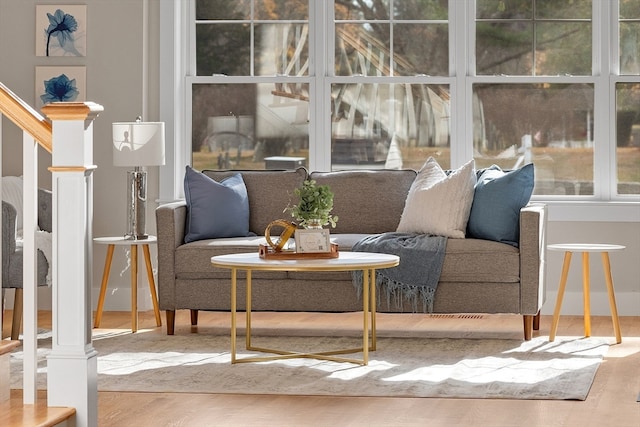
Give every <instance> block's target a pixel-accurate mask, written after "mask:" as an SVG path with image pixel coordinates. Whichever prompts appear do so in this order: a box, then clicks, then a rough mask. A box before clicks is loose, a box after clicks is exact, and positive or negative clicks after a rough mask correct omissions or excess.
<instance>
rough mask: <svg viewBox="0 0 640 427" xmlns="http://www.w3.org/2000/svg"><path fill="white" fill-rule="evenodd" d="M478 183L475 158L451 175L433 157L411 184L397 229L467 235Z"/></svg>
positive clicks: (443, 234) (402, 231)
mask: <svg viewBox="0 0 640 427" xmlns="http://www.w3.org/2000/svg"><path fill="white" fill-rule="evenodd" d="M475 184H476V174H475V170H474V162H473V160H470V161H469V162H467V163H466V164H464V165H463V166H462V167H460V169H457V170H455V171H453V172H451V173H450V174H449V175H447V174H446V173H445V172H444V171H443V170H442V168H441V167H440V165H439V164H438V162H437V161H436V160H435V159H434V158H432V157H429V159H427V161H426V163H425V164H424V165H423V166H422V168H421V169H420V171H419V172H418V176H416V179H415V181H413V184H411V188H410V189H409V194H408V195H407V200H406V202H405V205H404V211H403V212H402V218H400V224H398V229H397V230H396V231H398V232H400V233H420V234H431V235H436V236H446V237H453V238H464V236H465V231H466V229H467V221H468V220H469V212H470V211H471V204H472V203H473V191H474V186H475Z"/></svg>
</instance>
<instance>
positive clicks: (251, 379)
mask: <svg viewBox="0 0 640 427" xmlns="http://www.w3.org/2000/svg"><path fill="white" fill-rule="evenodd" d="M360 342H361V341H360V340H358V339H357V338H353V337H342V338H336V337H278V336H268V337H267V336H264V337H255V338H254V340H253V344H254V345H255V346H262V347H269V348H281V349H287V350H295V351H322V350H332V349H336V348H350V347H357V346H358V344H359V343H360ZM47 345H49V347H50V340H39V347H40V348H39V360H40V361H39V369H38V388H46V362H45V358H46V355H47V354H48V353H49V351H50V350H49V349H48V348H47ZM94 347H95V348H96V350H97V351H98V390H99V391H141V392H189V393H238V394H282V395H330V396H389V397H437V398H492V399H496V398H498V399H564V400H584V399H586V397H587V395H588V393H589V389H590V387H591V384H592V382H593V379H594V376H595V374H596V371H597V369H598V366H599V365H600V363H601V361H602V359H603V357H604V355H605V353H606V351H607V349H608V344H607V342H606V341H605V340H604V339H599V338H579V337H557V338H556V341H555V342H552V343H550V342H548V340H547V339H546V337H538V338H534V339H532V340H531V341H520V340H512V339H488V338H485V339H468V338H455V339H452V338H391V337H380V338H378V349H377V351H375V352H371V353H370V355H369V357H370V360H369V364H368V366H358V365H355V364H351V363H338V362H330V361H320V360H315V359H289V360H280V361H269V362H259V363H242V364H234V365H232V364H231V363H230V353H229V349H230V338H229V337H228V336H221V335H206V334H184V335H174V336H166V335H164V334H159V333H146V332H144V331H140V332H138V333H136V334H131V333H122V332H119V333H103V334H100V335H98V336H96V337H95V338H94ZM249 355H256V353H255V352H249V351H247V350H244V340H243V337H239V339H238V358H242V357H248V356H249ZM359 356H361V354H355V355H354V357H359ZM11 370H12V372H11V381H12V384H11V386H12V388H21V387H22V375H21V372H22V353H21V349H17V350H16V351H15V352H14V353H13V354H12V358H11Z"/></svg>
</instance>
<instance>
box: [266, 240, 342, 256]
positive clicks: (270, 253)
mask: <svg viewBox="0 0 640 427" xmlns="http://www.w3.org/2000/svg"><path fill="white" fill-rule="evenodd" d="M258 254H259V255H260V258H264V259H327V258H338V256H339V253H338V245H336V244H335V243H332V244H331V250H330V251H329V252H305V253H298V252H296V251H280V252H276V251H275V250H274V249H273V248H272V247H271V246H267V245H260V247H259V249H258Z"/></svg>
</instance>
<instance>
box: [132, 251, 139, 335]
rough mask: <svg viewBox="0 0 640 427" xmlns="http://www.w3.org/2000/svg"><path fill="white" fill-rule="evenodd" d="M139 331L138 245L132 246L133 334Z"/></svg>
mask: <svg viewBox="0 0 640 427" xmlns="http://www.w3.org/2000/svg"><path fill="white" fill-rule="evenodd" d="M137 331H138V245H136V244H133V245H131V332H137Z"/></svg>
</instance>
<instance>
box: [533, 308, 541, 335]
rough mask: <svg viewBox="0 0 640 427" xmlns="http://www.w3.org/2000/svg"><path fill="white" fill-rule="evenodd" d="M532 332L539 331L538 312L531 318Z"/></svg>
mask: <svg viewBox="0 0 640 427" xmlns="http://www.w3.org/2000/svg"><path fill="white" fill-rule="evenodd" d="M533 330H534V331H539V330H540V311H538V314H536V315H535V316H534V318H533Z"/></svg>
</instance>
